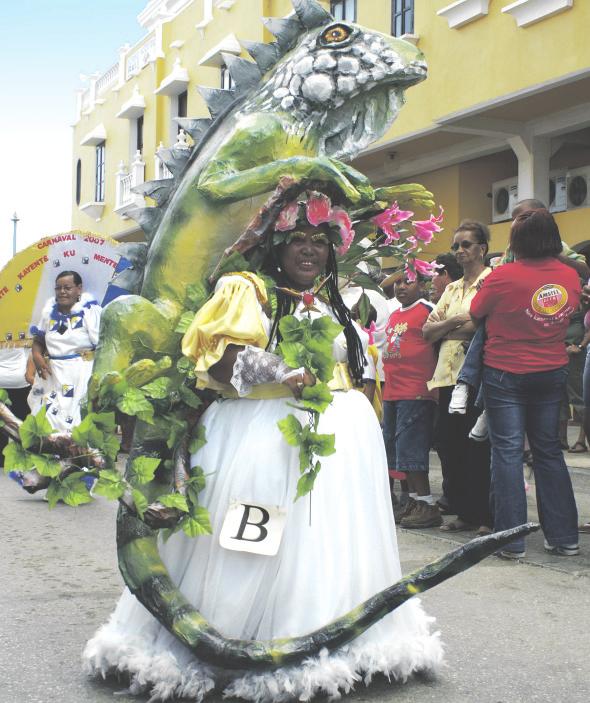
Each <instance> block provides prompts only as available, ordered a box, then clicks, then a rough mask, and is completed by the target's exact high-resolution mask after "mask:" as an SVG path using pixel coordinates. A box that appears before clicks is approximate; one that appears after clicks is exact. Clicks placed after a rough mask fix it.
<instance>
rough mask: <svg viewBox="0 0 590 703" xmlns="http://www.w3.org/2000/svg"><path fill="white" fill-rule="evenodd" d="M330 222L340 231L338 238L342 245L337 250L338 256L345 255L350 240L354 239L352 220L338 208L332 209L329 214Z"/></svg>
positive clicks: (350, 242)
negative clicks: (340, 239)
mask: <svg viewBox="0 0 590 703" xmlns="http://www.w3.org/2000/svg"><path fill="white" fill-rule="evenodd" d="M330 222H335V223H336V224H337V225H338V227H339V229H340V237H341V238H342V245H341V246H340V247H339V248H338V254H339V256H342V255H343V254H346V252H347V251H348V250H349V248H350V245H351V244H352V240H353V239H354V230H353V229H352V220H351V219H350V217H349V215H348V213H347V212H346V210H343V209H342V208H340V207H335V208H333V210H332V212H331V213H330Z"/></svg>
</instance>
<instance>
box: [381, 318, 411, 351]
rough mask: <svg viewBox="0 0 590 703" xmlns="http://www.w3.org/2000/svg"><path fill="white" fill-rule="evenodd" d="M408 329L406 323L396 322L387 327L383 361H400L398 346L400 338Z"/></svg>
mask: <svg viewBox="0 0 590 703" xmlns="http://www.w3.org/2000/svg"><path fill="white" fill-rule="evenodd" d="M407 329H408V323H407V322H398V323H397V324H395V325H393V327H392V326H390V325H388V326H387V328H386V330H385V335H386V337H387V344H386V346H385V349H384V350H383V358H384V359H400V358H401V354H400V346H401V342H402V336H403V334H404V333H405V332H406V331H407Z"/></svg>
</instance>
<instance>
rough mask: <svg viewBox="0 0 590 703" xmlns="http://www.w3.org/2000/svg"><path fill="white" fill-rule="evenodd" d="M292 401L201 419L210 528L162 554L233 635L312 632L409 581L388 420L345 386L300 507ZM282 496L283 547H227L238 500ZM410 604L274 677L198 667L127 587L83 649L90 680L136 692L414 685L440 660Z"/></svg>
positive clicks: (286, 692)
mask: <svg viewBox="0 0 590 703" xmlns="http://www.w3.org/2000/svg"><path fill="white" fill-rule="evenodd" d="M290 412H295V413H296V414H298V416H299V418H300V421H301V422H302V423H303V422H305V421H306V418H307V416H306V414H305V413H298V411H293V409H292V408H290V407H289V406H288V405H287V404H286V401H285V400H283V399H277V400H247V399H242V400H223V401H218V402H216V403H214V404H213V405H212V406H211V407H209V408H208V410H207V411H206V413H205V414H204V415H203V418H202V423H203V424H204V426H205V429H206V435H207V444H206V445H205V447H204V448H203V449H201V450H200V451H199V452H197V454H196V455H194V456H193V462H192V463H193V466H194V465H199V466H201V467H202V468H203V469H204V470H205V473H206V474H208V477H207V486H206V488H205V490H204V491H203V493H202V494H201V498H202V501H203V504H204V505H206V506H207V508H208V509H209V511H210V514H211V520H212V527H213V535H212V536H208V537H199V538H197V539H191V538H189V537H186V536H185V535H184V534H182V533H180V534H177V535H174V536H173V537H172V538H171V539H170V540H169V541H168V542H167V543H166V544H162V545H161V548H160V553H161V555H162V558H163V560H164V562H165V564H166V566H167V568H168V570H169V572H170V575H171V577H172V578H173V580H174V581H175V583H176V584H178V586H179V588H180V590H181V591H182V592H183V594H184V595H185V597H186V598H188V600H189V601H191V602H192V603H193V604H194V605H195V607H196V608H197V609H198V610H199V611H200V612H201V613H202V615H203V616H204V617H205V618H206V619H207V620H208V621H209V622H210V623H211V624H212V625H213V626H215V627H216V628H217V629H218V630H219V631H220V632H222V633H223V634H224V635H226V636H229V637H238V638H244V639H259V640H267V639H273V638H278V637H293V636H297V635H303V634H305V633H307V632H310V631H312V630H316V629H318V628H320V627H321V626H323V625H326V624H327V623H329V622H331V621H332V620H334V619H335V618H337V617H339V616H341V615H344V614H345V613H347V612H348V611H350V610H351V609H353V608H354V607H356V606H357V605H359V604H360V603H362V602H363V601H364V600H366V599H367V598H369V597H370V596H372V595H374V594H375V593H377V592H378V591H380V590H382V589H383V588H386V587H387V586H390V585H392V584H393V583H395V582H396V581H397V580H398V579H399V578H400V576H401V573H400V564H399V557H398V550H397V542H396V536H395V525H394V520H393V514H392V508H391V500H390V496H389V483H388V476H387V468H386V467H387V464H386V459H385V450H384V447H383V440H382V437H381V429H380V427H379V424H378V422H377V420H376V418H375V416H374V414H373V412H372V409H371V407H370V405H369V403H368V401H367V399H366V398H365V396H364V395H362V394H361V393H359V392H358V391H349V392H347V393H342V392H340V393H336V394H335V398H334V402H333V403H332V405H331V406H330V407H329V408H328V409H327V410H326V412H325V413H324V414H323V415H322V417H321V420H320V425H319V431H320V432H323V433H330V432H334V433H335V434H336V453H335V454H333V455H332V456H329V457H324V458H322V460H321V461H322V469H321V472H320V474H319V476H318V478H317V480H316V483H315V487H314V490H313V492H312V495H311V498H310V497H309V496H307V497H305V498H301V499H299V500H298V501H297V502H295V503H294V502H293V498H294V496H295V491H296V483H297V480H298V478H299V456H298V449H296V448H293V447H290V446H289V445H287V443H286V442H285V440H284V438H283V436H282V434H281V433H280V431H279V430H278V428H277V421H278V420H280V419H282V418H284V417H285V416H286V415H288V414H289V413H290ZM233 499H236V500H241V501H252V502H254V503H256V502H258V503H261V504H266V505H280V506H282V507H284V508H286V509H287V511H288V513H287V522H286V526H285V530H284V533H283V537H282V542H281V545H280V548H279V552H278V554H277V555H276V556H263V555H254V554H250V553H244V552H236V551H230V550H227V549H223V548H221V547H220V545H219V532H220V529H221V524H222V522H223V518H224V516H225V512H226V510H227V507H228V505H229V503H230V501H231V500H233ZM433 621H434V619H433V618H430V617H428V616H427V615H426V614H425V613H424V611H423V610H422V607H421V605H420V603H419V601H418V600H417V599H412V600H411V601H409V602H407V603H406V604H404V605H403V606H401V607H400V608H398V609H397V610H395V611H394V612H393V613H391V614H389V615H387V616H386V617H385V618H383V619H382V620H381V621H380V622H378V623H376V624H375V625H373V626H372V627H371V628H369V630H367V631H366V632H365V633H364V634H363V635H361V636H359V637H358V638H357V639H355V640H353V641H352V642H351V643H350V644H348V645H346V646H344V647H342V648H341V649H339V650H337V651H335V652H333V653H328V652H327V651H326V650H324V651H322V652H321V653H320V654H319V655H318V656H314V657H310V658H308V659H307V660H305V661H304V662H303V663H302V664H301V665H298V666H289V667H284V668H281V669H278V670H275V671H268V672H262V673H260V672H256V673H254V672H244V671H228V670H221V669H218V668H215V667H212V666H210V665H208V664H205V663H203V662H200V661H199V660H198V659H196V658H195V657H194V656H193V655H192V654H191V653H190V652H189V651H188V649H186V648H185V647H184V645H182V644H181V643H180V642H178V640H176V638H175V637H174V636H173V635H171V634H170V633H169V632H168V631H167V630H166V629H165V628H163V627H162V626H161V625H160V624H159V622H158V621H156V620H155V619H154V618H153V617H152V615H150V614H149V613H148V611H147V610H146V609H145V608H144V607H143V606H142V605H141V604H140V603H139V602H138V601H137V600H136V598H135V597H134V596H133V595H131V593H130V592H129V591H127V590H126V591H125V592H124V593H123V596H122V598H121V600H120V601H119V603H118V605H117V607H116V609H115V611H114V613H113V614H112V616H111V618H110V620H109V621H108V623H107V624H106V625H104V626H103V627H102V628H100V629H99V630H98V632H97V633H96V635H95V636H94V637H93V639H91V640H90V641H89V642H88V644H87V646H86V649H85V651H84V655H83V658H84V665H85V668H86V670H87V671H88V672H89V673H91V674H94V675H102V676H107V675H111V674H121V673H124V674H126V675H127V676H128V677H129V681H130V687H129V690H130V691H131V692H132V693H140V692H142V693H143V692H149V693H150V694H151V696H152V698H151V699H150V700H152V701H165V700H167V699H169V698H172V697H174V696H177V697H180V698H188V699H190V700H195V701H201V700H202V699H203V697H204V696H205V695H206V694H207V693H208V692H209V691H212V690H213V689H217V690H222V691H223V693H224V695H226V696H235V697H239V698H243V699H247V700H252V701H259V702H269V703H270V702H275V701H286V700H289V699H292V698H297V699H300V700H308V699H310V698H311V697H313V696H314V695H316V694H320V693H325V694H328V695H329V696H331V697H337V696H338V695H339V694H340V693H341V692H348V691H349V690H351V688H352V687H353V686H354V684H355V683H356V682H357V681H360V680H364V681H365V682H366V683H368V682H369V681H370V680H371V677H372V676H373V675H374V674H375V673H383V674H385V675H386V676H390V677H394V678H395V679H398V680H405V679H406V678H407V677H408V676H410V675H411V674H413V673H415V672H417V671H428V672H435V671H436V670H437V669H438V668H439V666H440V665H441V663H442V645H441V643H440V638H439V633H438V632H435V633H433V632H432V631H431V626H432V623H433Z"/></svg>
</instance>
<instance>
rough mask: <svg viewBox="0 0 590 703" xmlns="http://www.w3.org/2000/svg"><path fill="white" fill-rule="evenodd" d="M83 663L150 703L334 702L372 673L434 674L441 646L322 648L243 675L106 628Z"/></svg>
mask: <svg viewBox="0 0 590 703" xmlns="http://www.w3.org/2000/svg"><path fill="white" fill-rule="evenodd" d="M428 619H429V620H434V618H428ZM425 629H426V628H425ZM83 660H84V669H85V671H86V673H88V674H89V675H91V676H102V677H103V678H106V677H107V676H109V675H120V674H125V675H127V676H128V677H129V689H128V692H129V693H131V694H141V693H149V694H150V695H151V698H150V699H149V701H148V703H156V702H163V701H168V700H170V699H172V698H174V697H176V698H182V699H188V700H192V701H195V702H196V703H200V702H201V701H202V700H203V699H204V698H205V696H206V695H207V694H208V693H210V692H211V691H213V690H214V689H217V690H221V691H222V692H223V696H224V697H231V698H241V699H243V700H247V701H253V702H254V703H286V702H287V701H292V700H300V701H309V700H310V699H311V698H313V697H314V696H316V695H320V694H321V695H327V696H328V698H329V699H330V700H334V699H337V698H340V697H341V695H342V694H343V693H344V694H347V693H349V692H350V691H351V690H352V689H353V688H354V686H355V684H356V683H357V682H359V681H363V682H364V683H365V685H367V686H368V685H369V684H370V682H371V680H372V678H373V676H374V675H375V674H384V675H385V676H387V677H388V678H389V679H392V678H393V679H395V680H396V681H400V682H405V681H406V680H407V679H408V678H409V677H410V676H412V675H413V674H416V673H418V672H426V673H428V674H436V673H437V672H438V671H439V670H440V668H441V667H442V665H443V646H442V643H441V641H440V633H439V632H435V633H432V634H429V633H428V632H427V631H425V632H424V633H422V634H421V635H420V636H419V637H414V638H412V639H411V640H410V641H408V640H407V639H406V640H404V641H402V642H395V641H392V642H389V643H384V642H379V643H374V642H370V641H369V642H364V643H363V642H357V643H353V644H350V645H347V646H345V647H342V648H341V649H339V650H338V651H336V652H334V653H332V654H330V653H329V652H328V650H327V649H323V650H322V651H321V652H320V653H319V655H317V656H314V657H309V658H308V659H306V660H304V661H303V662H302V664H300V665H299V666H288V667H283V668H280V669H277V670H275V671H268V672H248V673H244V672H241V671H240V672H238V671H225V670H222V669H218V668H216V667H212V666H209V665H207V664H203V663H201V662H199V661H197V660H196V659H193V660H192V661H191V662H189V663H188V664H186V665H183V666H180V665H179V662H178V660H177V658H176V656H175V655H174V654H172V653H171V652H160V653H156V652H153V653H151V652H150V646H149V644H148V642H147V641H146V640H144V639H143V638H141V637H128V636H126V635H121V634H119V633H117V632H114V631H113V630H112V626H111V623H107V624H106V625H105V626H103V627H102V628H101V629H100V630H99V631H98V632H97V633H96V635H95V636H94V637H93V639H92V640H90V641H89V642H88V644H87V645H86V648H85V650H84V653H83Z"/></svg>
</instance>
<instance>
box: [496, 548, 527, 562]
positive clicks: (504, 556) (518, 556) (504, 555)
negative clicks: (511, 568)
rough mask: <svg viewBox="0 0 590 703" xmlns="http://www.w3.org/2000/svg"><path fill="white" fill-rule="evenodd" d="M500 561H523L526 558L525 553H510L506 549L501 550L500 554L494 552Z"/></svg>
mask: <svg viewBox="0 0 590 703" xmlns="http://www.w3.org/2000/svg"><path fill="white" fill-rule="evenodd" d="M496 554H497V555H498V556H499V557H500V559H513V560H514V559H523V558H524V557H525V556H526V552H510V551H508V550H507V549H502V550H501V551H500V552H496Z"/></svg>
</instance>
